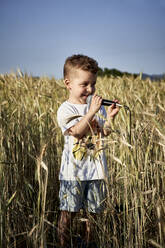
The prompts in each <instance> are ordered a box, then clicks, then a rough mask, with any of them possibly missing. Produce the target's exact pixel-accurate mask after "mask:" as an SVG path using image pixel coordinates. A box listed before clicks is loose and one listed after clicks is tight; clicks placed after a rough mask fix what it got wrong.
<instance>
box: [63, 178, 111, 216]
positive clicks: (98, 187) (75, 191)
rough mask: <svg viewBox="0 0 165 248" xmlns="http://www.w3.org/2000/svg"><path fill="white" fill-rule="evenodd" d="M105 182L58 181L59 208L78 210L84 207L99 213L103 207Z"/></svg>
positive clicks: (70, 210)
mask: <svg viewBox="0 0 165 248" xmlns="http://www.w3.org/2000/svg"><path fill="white" fill-rule="evenodd" d="M106 196H107V191H106V184H105V181H104V180H91V181H65V180H61V181H60V191H59V198H60V210H63V211H69V212H79V210H80V209H86V210H88V212H91V213H100V212H102V211H103V210H104V209H105V202H106Z"/></svg>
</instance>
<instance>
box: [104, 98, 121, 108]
mask: <svg viewBox="0 0 165 248" xmlns="http://www.w3.org/2000/svg"><path fill="white" fill-rule="evenodd" d="M112 104H115V105H116V106H119V107H123V105H121V104H119V103H117V102H114V101H111V100H107V99H103V100H102V103H101V105H104V106H110V105H112Z"/></svg>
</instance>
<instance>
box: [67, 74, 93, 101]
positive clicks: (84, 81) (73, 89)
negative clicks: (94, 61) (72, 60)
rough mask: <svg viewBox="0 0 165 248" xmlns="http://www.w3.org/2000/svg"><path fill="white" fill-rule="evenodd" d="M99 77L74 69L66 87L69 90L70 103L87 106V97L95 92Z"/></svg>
mask: <svg viewBox="0 0 165 248" xmlns="http://www.w3.org/2000/svg"><path fill="white" fill-rule="evenodd" d="M96 79H97V75H96V74H93V73H91V72H89V71H83V70H82V69H72V71H71V72H70V73H69V77H68V78H66V79H65V85H66V87H67V89H68V90H69V99H68V100H69V101H70V102H72V103H74V104H85V103H86V100H87V97H88V96H89V95H92V94H93V93H94V92H95V84H96Z"/></svg>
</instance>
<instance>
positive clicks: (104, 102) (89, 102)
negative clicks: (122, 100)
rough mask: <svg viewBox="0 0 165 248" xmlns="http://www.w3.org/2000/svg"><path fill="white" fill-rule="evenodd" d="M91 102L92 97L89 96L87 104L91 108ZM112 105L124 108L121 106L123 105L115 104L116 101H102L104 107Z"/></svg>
mask: <svg viewBox="0 0 165 248" xmlns="http://www.w3.org/2000/svg"><path fill="white" fill-rule="evenodd" d="M91 100H92V95H89V96H88V98H87V104H88V105H89V106H90V105H91ZM112 104H115V105H116V106H118V107H123V105H121V104H119V103H117V102H114V101H111V100H107V99H102V103H101V105H103V106H110V105H112Z"/></svg>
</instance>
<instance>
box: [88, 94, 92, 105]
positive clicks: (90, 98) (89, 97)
mask: <svg viewBox="0 0 165 248" xmlns="http://www.w3.org/2000/svg"><path fill="white" fill-rule="evenodd" d="M91 101H92V95H89V96H88V97H87V105H88V106H89V107H90V105H91Z"/></svg>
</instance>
